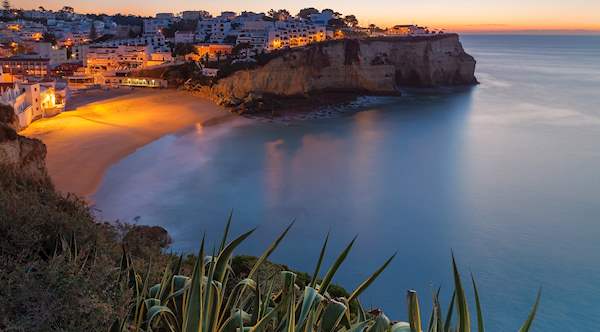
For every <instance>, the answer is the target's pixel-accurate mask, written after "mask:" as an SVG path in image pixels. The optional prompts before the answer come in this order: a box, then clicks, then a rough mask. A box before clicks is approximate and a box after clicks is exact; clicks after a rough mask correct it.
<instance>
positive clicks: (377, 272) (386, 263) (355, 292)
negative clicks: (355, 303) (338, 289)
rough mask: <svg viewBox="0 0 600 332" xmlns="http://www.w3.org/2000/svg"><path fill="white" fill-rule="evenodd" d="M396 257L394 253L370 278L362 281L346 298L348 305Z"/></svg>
mask: <svg viewBox="0 0 600 332" xmlns="http://www.w3.org/2000/svg"><path fill="white" fill-rule="evenodd" d="M394 257H396V253H394V254H393V255H392V256H391V257H390V258H388V260H387V261H385V263H383V265H382V266H381V267H380V268H379V269H377V270H376V271H375V272H374V273H373V274H372V275H371V276H370V277H368V278H367V279H366V280H365V281H363V282H362V283H361V284H360V285H359V286H358V287H356V289H355V290H354V291H353V292H352V294H350V296H349V297H348V303H350V302H352V300H354V299H355V298H357V297H358V296H359V295H360V294H361V293H362V292H363V291H364V290H365V289H367V288H368V287H369V286H370V285H371V284H372V283H373V281H375V279H377V277H379V275H380V274H381V272H383V270H385V269H386V268H387V266H388V265H389V264H390V262H391V261H392V260H393V259H394Z"/></svg>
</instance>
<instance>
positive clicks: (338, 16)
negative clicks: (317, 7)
mask: <svg viewBox="0 0 600 332" xmlns="http://www.w3.org/2000/svg"><path fill="white" fill-rule="evenodd" d="M321 13H323V14H327V13H329V14H330V15H331V17H333V18H340V17H341V16H342V14H341V13H339V12H336V11H335V10H333V9H329V8H326V9H323V10H322V11H321Z"/></svg>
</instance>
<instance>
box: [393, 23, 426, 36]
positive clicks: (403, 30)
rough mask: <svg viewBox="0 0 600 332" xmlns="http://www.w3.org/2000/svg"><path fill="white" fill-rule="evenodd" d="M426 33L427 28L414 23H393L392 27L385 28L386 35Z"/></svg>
mask: <svg viewBox="0 0 600 332" xmlns="http://www.w3.org/2000/svg"><path fill="white" fill-rule="evenodd" d="M427 33H428V30H427V28H425V27H420V26H418V25H414V24H406V25H395V26H394V27H392V28H389V29H386V30H385V34H386V35H388V36H418V35H425V34H427Z"/></svg>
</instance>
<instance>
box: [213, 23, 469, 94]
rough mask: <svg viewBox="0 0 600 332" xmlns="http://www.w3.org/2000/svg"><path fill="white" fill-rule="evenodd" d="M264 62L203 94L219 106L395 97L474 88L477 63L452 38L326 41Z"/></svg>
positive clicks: (448, 36)
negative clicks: (339, 96)
mask: <svg viewBox="0 0 600 332" xmlns="http://www.w3.org/2000/svg"><path fill="white" fill-rule="evenodd" d="M263 62H264V63H262V64H261V65H259V66H258V67H257V68H255V69H251V70H242V71H237V72H235V73H233V74H232V75H230V76H228V77H225V78H222V79H220V80H219V81H218V82H217V84H215V85H213V86H212V87H210V88H205V89H204V90H205V91H204V94H205V95H207V96H209V97H211V98H212V99H213V100H215V101H217V102H218V103H220V104H223V105H236V104H239V103H240V102H242V101H244V100H247V99H248V98H249V96H253V95H260V94H270V95H276V96H298V95H306V94H309V93H315V92H323V91H344V92H360V93H372V94H395V93H397V92H398V87H401V86H413V87H431V86H445V85H465V84H474V83H476V82H477V81H476V79H475V76H474V72H475V59H474V58H473V57H472V56H470V55H469V54H467V53H465V51H464V49H463V47H462V45H461V43H460V41H459V37H458V35H456V34H445V35H434V36H423V37H398V38H370V39H348V40H337V41H329V42H325V43H318V44H314V45H311V46H308V47H304V48H298V49H292V50H287V51H282V52H278V53H275V54H273V55H269V59H267V60H265V61H263ZM250 98H251V97H250Z"/></svg>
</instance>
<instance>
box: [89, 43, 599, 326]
mask: <svg viewBox="0 0 600 332" xmlns="http://www.w3.org/2000/svg"><path fill="white" fill-rule="evenodd" d="M461 41H462V43H463V46H464V48H465V50H466V51H467V52H468V53H469V54H471V55H473V56H474V57H475V58H476V60H477V69H476V76H477V79H478V81H479V82H480V84H479V85H477V86H474V87H458V88H441V89H436V90H403V91H402V92H403V94H402V96H400V97H369V96H365V97H362V98H360V99H359V100H358V101H357V102H356V103H354V104H353V105H349V106H347V107H346V108H342V109H341V110H340V109H337V110H335V111H334V112H328V113H327V114H329V115H332V116H325V117H317V118H315V119H308V120H292V121H270V120H256V119H254V120H253V119H238V120H233V121H230V122H227V123H224V124H219V125H215V126H201V125H195V126H192V127H190V128H188V129H186V130H184V131H182V132H178V133H175V134H172V135H167V136H165V137H163V138H161V139H159V140H157V141H155V142H153V143H151V144H149V145H147V146H144V147H142V148H140V149H138V150H137V151H136V152H135V153H133V154H131V155H130V156H128V157H126V158H125V159H123V160H121V161H120V162H118V163H117V164H115V165H114V166H112V167H111V168H110V169H109V171H108V172H107V174H106V176H105V178H104V179H103V182H102V184H101V186H100V188H99V190H98V191H97V192H96V194H95V195H94V197H93V199H94V201H95V203H96V206H95V207H96V208H97V209H98V213H99V214H100V215H101V217H102V218H104V219H106V220H117V219H119V220H122V221H126V222H132V223H139V224H148V225H159V226H162V227H164V228H165V229H167V230H168V231H169V233H170V235H171V237H172V240H173V243H172V245H171V248H170V249H168V250H172V251H174V252H195V251H196V250H197V249H198V246H199V243H200V240H201V237H202V235H203V234H204V233H205V232H206V234H207V236H208V238H210V239H211V240H212V242H211V244H210V245H213V244H212V243H215V244H216V243H218V241H219V240H220V237H221V234H222V232H223V227H224V224H225V221H226V219H227V215H228V214H229V212H230V211H233V223H232V234H233V235H237V234H240V233H242V232H244V231H246V230H249V229H251V228H254V227H258V228H257V231H256V232H254V234H253V235H252V236H251V237H250V238H249V239H248V240H247V241H246V242H245V243H243V245H242V246H241V247H240V248H239V249H238V250H237V253H238V254H250V255H260V254H261V253H262V252H263V250H265V249H266V248H267V246H268V245H269V244H270V243H271V241H273V240H274V239H275V238H276V237H277V236H278V235H279V234H280V233H281V232H282V231H283V229H284V228H285V227H286V226H287V225H288V224H290V222H292V221H293V220H295V223H294V226H293V228H292V230H291V231H290V233H289V235H288V236H287V237H286V239H285V241H284V242H283V243H282V244H281V245H280V247H279V248H278V249H277V251H276V252H275V253H274V254H273V255H272V257H271V259H272V260H273V261H274V262H279V263H285V264H286V265H288V266H290V267H291V268H293V269H297V270H301V271H307V272H312V271H313V269H314V266H315V264H316V261H317V259H318V255H319V250H320V248H321V245H322V242H323V240H324V238H325V236H326V234H327V233H328V232H329V233H330V239H329V247H328V251H327V256H326V259H325V264H326V265H328V264H331V263H332V262H333V260H334V259H335V257H336V256H337V255H338V254H339V252H340V251H341V250H342V249H343V248H344V247H345V245H347V244H348V242H350V241H351V240H352V238H353V237H354V236H356V235H358V237H357V240H356V243H355V245H354V248H353V249H352V251H351V252H350V254H349V256H348V258H347V260H346V261H345V262H344V264H343V265H342V267H341V269H340V271H339V272H338V273H337V275H336V276H335V278H334V282H335V283H338V284H340V285H342V286H344V287H345V288H346V289H348V290H352V289H354V287H356V286H357V285H359V284H360V282H361V281H362V280H364V279H365V278H367V277H368V276H369V275H370V274H371V273H372V272H373V271H375V270H376V269H377V268H378V267H379V265H381V264H382V263H383V262H384V261H385V260H386V259H387V258H388V257H389V256H391V255H392V254H394V253H397V256H396V258H395V259H394V260H393V262H392V263H391V264H390V265H389V267H388V268H387V269H386V270H385V271H384V272H383V273H382V274H381V276H380V277H379V278H378V279H377V280H376V282H375V283H374V284H373V285H372V286H371V287H370V288H369V289H368V290H367V291H366V292H365V293H364V294H363V295H362V296H361V302H362V304H363V305H364V306H365V307H367V308H381V309H383V310H384V312H385V313H386V315H387V316H388V317H390V318H391V319H395V320H405V319H406V317H407V308H406V292H407V290H416V291H417V292H418V294H419V296H420V300H421V307H422V308H423V311H424V313H423V314H424V316H425V317H427V315H428V314H429V312H430V306H431V297H432V292H433V291H435V290H437V288H438V287H441V302H442V307H443V309H442V310H446V308H447V307H448V302H449V301H450V296H451V293H452V289H453V280H452V269H451V257H452V253H454V256H455V257H456V261H457V263H458V267H459V269H460V272H461V275H462V278H463V283H464V285H465V287H466V289H467V295H468V296H469V297H470V298H471V299H473V291H472V287H471V280H470V276H471V274H472V275H473V277H474V278H475V280H476V282H477V286H478V289H479V294H480V298H481V303H482V307H483V312H484V316H485V325H486V327H487V330H488V331H498V332H503V331H516V330H517V329H518V328H519V327H520V325H521V324H522V322H523V321H525V319H526V318H527V315H528V313H529V310H530V309H531V307H532V305H533V303H534V301H535V297H536V293H537V292H538V290H539V289H541V292H542V293H541V294H542V295H541V303H540V307H539V311H538V315H537V317H536V320H535V322H534V325H533V329H532V330H533V331H545V332H548V331H550V332H551V331H598V330H599V329H600V36H574V35H569V36H529V35H464V36H461ZM319 114H320V113H319ZM233 235H232V236H233ZM470 310H471V312H472V319H473V321H475V315H474V311H475V307H474V303H473V301H471V306H470ZM424 320H425V321H426V320H427V319H424Z"/></svg>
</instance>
